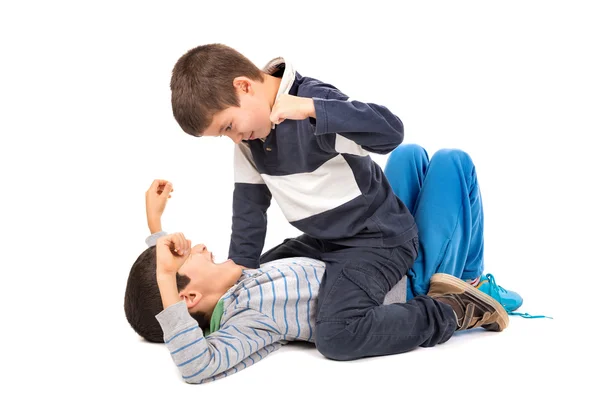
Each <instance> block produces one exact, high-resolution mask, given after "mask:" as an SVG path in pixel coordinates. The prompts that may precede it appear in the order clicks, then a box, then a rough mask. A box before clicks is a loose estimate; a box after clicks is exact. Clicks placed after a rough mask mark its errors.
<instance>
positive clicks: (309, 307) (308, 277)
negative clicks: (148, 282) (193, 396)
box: [146, 233, 325, 383]
mask: <svg viewBox="0 0 600 400" xmlns="http://www.w3.org/2000/svg"><path fill="white" fill-rule="evenodd" d="M161 234H164V233H161ZM158 236H160V235H156V234H155V235H153V239H152V240H150V241H149V240H147V241H146V243H147V244H149V245H152V243H153V242H155V239H156V237H158ZM151 238H152V237H151ZM149 239H150V238H149ZM324 271H325V263H323V262H322V261H318V260H314V259H311V258H306V257H296V258H286V259H281V260H275V261H271V262H268V263H265V264H263V265H261V267H260V268H258V269H244V270H242V275H241V277H240V279H239V280H238V281H237V282H236V284H235V285H233V286H232V287H231V288H230V289H229V290H228V291H227V292H226V293H225V294H224V295H223V296H222V297H221V299H220V300H222V301H223V316H222V317H221V324H220V328H219V330H217V331H216V332H213V333H212V334H210V335H208V336H206V337H205V336H204V333H203V332H202V329H200V328H199V326H198V322H197V321H196V320H195V319H193V318H192V317H191V316H190V314H189V312H188V310H187V307H186V305H185V302H183V301H180V302H178V303H176V304H173V305H172V306H170V307H167V308H166V309H165V310H163V311H162V312H161V313H159V314H158V315H157V316H156V319H157V320H158V322H159V323H160V325H161V327H162V330H163V333H164V340H165V344H166V346H167V348H168V349H169V351H170V352H171V357H172V358H173V361H174V362H175V365H176V366H177V367H178V368H179V370H180V372H181V375H182V378H183V379H184V380H185V381H186V382H188V383H204V382H207V381H213V380H216V379H219V378H223V377H226V376H228V375H231V374H233V373H236V372H238V371H240V370H242V369H244V368H246V367H248V366H250V365H252V364H254V363H256V362H258V361H260V360H262V359H263V358H265V357H266V356H267V355H268V354H269V353H271V352H273V351H275V350H277V349H279V348H280V347H281V346H282V345H284V344H286V343H287V342H289V341H293V340H301V341H307V342H312V343H314V337H315V325H316V303H317V294H318V292H319V286H320V284H321V278H322V277H323V272H324Z"/></svg>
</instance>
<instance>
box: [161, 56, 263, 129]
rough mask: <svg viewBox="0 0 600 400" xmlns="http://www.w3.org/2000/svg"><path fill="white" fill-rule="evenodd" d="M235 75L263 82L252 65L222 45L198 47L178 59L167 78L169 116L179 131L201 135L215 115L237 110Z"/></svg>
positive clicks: (260, 75)
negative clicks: (231, 108)
mask: <svg viewBox="0 0 600 400" xmlns="http://www.w3.org/2000/svg"><path fill="white" fill-rule="evenodd" d="M239 76H245V77H247V78H249V79H252V80H254V81H258V82H263V81H264V78H263V76H262V73H261V71H260V69H259V68H258V67H257V66H256V65H254V63H252V62H251V61H250V60H248V59H247V58H246V57H245V56H243V55H242V54H241V53H239V52H238V51H236V50H234V49H232V48H231V47H228V46H225V45H223V44H207V45H203V46H198V47H195V48H193V49H191V50H189V51H188V52H187V53H185V54H184V55H183V56H181V58H179V60H178V61H177V63H176V64H175V67H174V68H173V74H172V76H171V105H172V107H173V116H174V117H175V120H176V121H177V123H178V124H179V126H180V127H181V129H183V131H184V132H186V133H188V134H190V135H192V136H202V132H204V131H205V130H206V128H208V127H209V126H210V124H211V122H212V119H213V117H214V115H215V114H216V113H218V112H220V111H223V110H225V109H226V108H229V107H239V106H240V103H239V98H238V96H237V93H236V91H235V88H234V86H233V80H234V79H235V78H237V77H239Z"/></svg>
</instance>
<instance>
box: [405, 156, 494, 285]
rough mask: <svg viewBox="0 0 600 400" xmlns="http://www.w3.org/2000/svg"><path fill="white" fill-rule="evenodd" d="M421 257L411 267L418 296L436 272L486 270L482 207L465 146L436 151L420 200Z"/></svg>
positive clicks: (466, 274)
mask: <svg viewBox="0 0 600 400" xmlns="http://www.w3.org/2000/svg"><path fill="white" fill-rule="evenodd" d="M414 217H415V221H416V223H417V226H418V228H419V241H420V245H421V252H420V254H421V257H419V259H418V260H416V262H415V265H414V266H413V268H412V269H411V270H410V271H409V272H408V275H409V277H410V280H409V281H410V284H411V289H412V292H413V294H414V295H420V294H425V293H427V291H428V290H429V280H430V279H431V277H432V276H433V274H435V273H436V272H440V273H445V274H449V275H453V276H455V277H457V278H461V279H465V280H467V279H475V278H477V277H479V276H481V273H482V272H483V208H482V204H481V196H480V193H479V185H478V183H477V175H476V173H475V167H474V166H473V162H472V161H471V158H470V157H469V155H468V154H466V153H465V152H463V151H460V150H440V151H438V152H436V153H435V154H434V156H433V157H432V158H431V162H430V163H429V168H428V169H427V173H426V175H425V179H424V180H423V186H422V188H421V192H420V194H419V197H418V200H417V203H416V204H415V210H414Z"/></svg>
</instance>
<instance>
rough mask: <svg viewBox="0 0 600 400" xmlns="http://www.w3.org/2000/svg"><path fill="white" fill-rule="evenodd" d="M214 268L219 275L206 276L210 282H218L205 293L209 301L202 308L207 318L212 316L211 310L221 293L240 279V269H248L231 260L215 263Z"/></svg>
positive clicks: (225, 291)
mask: <svg viewBox="0 0 600 400" xmlns="http://www.w3.org/2000/svg"><path fill="white" fill-rule="evenodd" d="M216 268H218V269H217V271H218V272H217V274H219V275H220V276H218V277H216V276H215V277H212V278H208V280H210V281H211V282H219V285H218V286H217V285H215V286H216V287H215V286H213V287H214V291H213V292H212V293H210V294H208V295H207V297H209V298H210V301H208V302H207V304H206V306H205V307H206V309H205V310H202V311H203V312H204V314H205V316H206V318H208V319H210V318H211V317H212V313H213V310H214V309H215V307H216V306H217V303H218V302H219V299H220V298H221V297H223V295H224V294H225V293H227V291H228V290H229V289H231V287H232V286H233V285H235V284H236V282H237V281H238V280H239V279H240V277H241V276H242V270H243V269H248V268H246V267H243V266H241V265H237V264H236V263H234V262H233V261H232V260H231V261H229V262H227V263H225V264H224V265H217V266H216Z"/></svg>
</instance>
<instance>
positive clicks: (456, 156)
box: [431, 149, 473, 166]
mask: <svg viewBox="0 0 600 400" xmlns="http://www.w3.org/2000/svg"><path fill="white" fill-rule="evenodd" d="M434 162H435V163H442V164H451V165H456V164H461V165H463V166H471V165H473V160H472V159H471V156H470V155H469V153H467V152H466V151H464V150H460V149H440V150H438V151H436V152H435V154H434V155H433V157H431V163H434Z"/></svg>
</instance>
